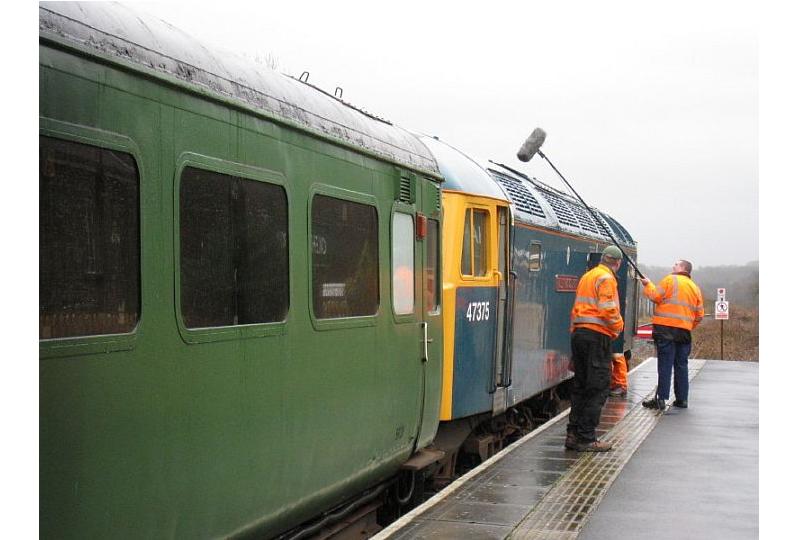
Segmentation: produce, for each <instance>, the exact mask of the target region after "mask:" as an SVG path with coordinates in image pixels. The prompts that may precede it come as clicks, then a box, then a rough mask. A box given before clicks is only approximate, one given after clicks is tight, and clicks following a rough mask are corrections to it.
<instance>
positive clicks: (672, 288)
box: [644, 274, 704, 330]
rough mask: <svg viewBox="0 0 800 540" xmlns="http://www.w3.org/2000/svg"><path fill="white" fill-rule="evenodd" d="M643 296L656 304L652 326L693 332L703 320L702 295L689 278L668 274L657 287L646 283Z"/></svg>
mask: <svg viewBox="0 0 800 540" xmlns="http://www.w3.org/2000/svg"><path fill="white" fill-rule="evenodd" d="M644 294H645V296H647V297H648V298H649V299H650V300H652V301H653V303H654V304H656V307H655V310H654V311H653V324H661V325H664V326H673V327H676V328H684V329H686V330H694V328H695V327H696V326H697V325H698V324H700V321H702V320H703V314H704V310H703V294H702V293H701V292H700V288H699V287H698V286H697V285H696V284H695V282H694V281H692V278H690V277H689V276H685V275H683V274H670V275H668V276H667V277H665V278H664V279H662V280H661V283H659V284H658V287H656V286H655V285H653V283H652V282H651V283H648V284H647V286H646V287H645V288H644Z"/></svg>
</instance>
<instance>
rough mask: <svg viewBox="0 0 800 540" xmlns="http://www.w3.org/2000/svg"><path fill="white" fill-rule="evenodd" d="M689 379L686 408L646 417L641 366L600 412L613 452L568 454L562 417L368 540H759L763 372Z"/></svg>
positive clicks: (699, 364)
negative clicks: (625, 388) (625, 390)
mask: <svg viewBox="0 0 800 540" xmlns="http://www.w3.org/2000/svg"><path fill="white" fill-rule="evenodd" d="M689 377H690V381H691V382H690V391H689V408H688V409H679V408H675V407H668V409H667V410H666V411H665V412H664V413H656V412H655V411H652V410H650V409H645V408H644V407H642V406H641V402H642V401H643V400H644V399H646V398H648V397H651V396H652V394H653V391H654V389H655V385H656V381H657V373H656V360H655V358H651V359H648V360H647V361H645V362H644V363H643V364H641V365H640V366H638V367H637V368H636V369H635V370H632V371H631V373H630V374H629V377H628V385H629V386H628V395H627V397H626V398H609V399H608V401H607V402H606V405H605V407H604V409H603V414H602V417H601V421H600V426H599V428H598V432H599V433H598V435H599V437H600V438H601V439H603V440H608V441H611V442H613V443H614V448H613V449H612V450H611V451H610V452H605V453H578V452H574V451H571V450H566V449H565V448H564V437H565V434H566V424H567V416H568V413H569V411H565V412H563V413H561V414H560V415H558V416H557V417H555V418H553V419H552V420H550V421H549V422H547V423H546V424H544V425H542V426H540V427H539V428H538V429H536V430H535V431H533V432H532V433H529V434H528V435H526V436H525V437H524V438H522V439H520V440H519V441H517V442H515V443H514V444H512V445H510V446H509V447H508V448H506V449H504V450H503V451H502V452H500V453H498V454H497V455H495V456H493V457H492V458H490V459H489V460H487V461H486V462H484V463H483V464H481V465H480V466H479V467H477V468H475V469H473V470H472V471H470V472H469V473H467V474H465V475H464V476H462V477H460V478H459V479H457V480H456V481H455V482H453V483H452V484H451V485H449V486H448V487H447V488H445V489H444V490H442V491H441V492H439V493H437V494H436V495H435V496H434V497H432V498H431V499H429V500H428V501H426V502H425V503H424V504H422V505H421V506H420V507H418V508H416V509H415V510H414V511H412V512H410V513H409V514H406V515H405V516H403V517H401V518H400V519H399V520H398V521H396V522H395V523H393V524H392V525H391V526H389V527H387V528H386V529H384V530H383V531H381V533H380V534H379V535H378V536H376V537H374V538H376V539H378V540H384V539H390V538H391V539H393V540H401V539H402V540H407V539H428V538H430V539H466V538H470V539H501V538H502V539H505V538H509V539H592V540H594V539H606V538H607V539H614V540H624V539H640V538H647V539H648V540H655V539H662V538H663V539H669V540H675V539H676V538H706V539H716V538H720V539H722V538H725V539H739V538H741V539H750V538H758V429H759V428H758V364H757V363H752V362H732V361H718V360H690V363H689Z"/></svg>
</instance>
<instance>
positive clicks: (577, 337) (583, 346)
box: [567, 328, 611, 442]
mask: <svg viewBox="0 0 800 540" xmlns="http://www.w3.org/2000/svg"><path fill="white" fill-rule="evenodd" d="M572 363H573V365H574V369H575V377H574V378H573V379H572V393H571V396H570V398H571V401H572V410H571V411H570V413H569V424H567V431H568V432H570V433H574V434H575V435H577V437H578V440H579V441H581V442H590V441H595V440H597V434H596V433H595V429H596V428H597V424H599V423H600V412H601V411H602V409H603V405H604V404H605V402H606V398H607V397H608V386H609V384H610V383H611V338H610V337H608V336H606V335H604V334H601V333H599V332H593V331H592V330H588V329H586V328H578V329H576V330H575V332H573V333H572Z"/></svg>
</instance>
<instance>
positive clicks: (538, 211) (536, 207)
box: [489, 169, 547, 218]
mask: <svg viewBox="0 0 800 540" xmlns="http://www.w3.org/2000/svg"><path fill="white" fill-rule="evenodd" d="M489 173H490V174H491V175H492V176H494V178H495V179H496V180H497V181H498V182H500V184H502V186H503V187H504V188H505V189H506V192H507V193H508V195H509V196H510V197H511V200H512V201H514V205H515V206H516V207H517V209H518V210H520V211H522V212H527V213H528V214H531V215H533V216H539V217H541V218H546V217H547V216H546V215H545V213H544V210H542V207H541V205H540V204H539V201H537V200H536V198H535V197H534V196H533V195H532V194H531V192H530V191H529V190H528V187H527V186H526V185H525V184H523V183H522V181H521V180H518V179H516V178H512V177H510V176H507V175H505V174H502V173H499V172H497V171H494V170H491V169H490V170H489Z"/></svg>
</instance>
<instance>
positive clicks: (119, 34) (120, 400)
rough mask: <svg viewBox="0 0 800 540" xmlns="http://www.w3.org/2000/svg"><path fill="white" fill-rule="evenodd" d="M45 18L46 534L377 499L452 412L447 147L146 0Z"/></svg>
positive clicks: (258, 516)
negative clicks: (443, 242)
mask: <svg viewBox="0 0 800 540" xmlns="http://www.w3.org/2000/svg"><path fill="white" fill-rule="evenodd" d="M39 12H40V18H39V30H40V38H39V70H40V71H39V81H40V82H39V84H40V91H39V100H40V105H39V116H40V119H39V126H40V184H39V189H40V230H39V234H40V253H39V254H40V270H39V275H40V361H39V366H40V441H39V443H40V533H41V535H42V536H43V537H58V538H90V537H95V538H98V537H136V538H139V537H184V538H186V537H192V538H195V537H206V536H229V535H247V534H251V533H252V534H255V533H258V534H260V535H264V536H272V535H275V534H279V533H281V532H283V531H286V530H288V529H290V528H292V527H295V526H297V525H298V524H300V523H302V522H303V521H305V520H307V519H309V518H312V517H314V516H316V515H318V514H319V513H320V512H322V511H324V510H326V509H329V508H333V507H336V506H337V505H341V504H344V503H346V502H348V501H350V500H352V499H353V498H358V497H361V500H366V499H367V498H369V497H372V496H376V495H377V494H378V493H380V492H381V491H382V489H383V487H385V485H386V483H387V482H391V481H392V479H393V478H394V477H395V474H396V473H397V471H398V469H399V467H400V466H401V464H403V463H404V462H405V461H406V460H408V459H409V457H411V456H412V455H414V453H415V452H416V451H417V450H418V449H420V448H423V447H424V446H426V445H427V444H428V443H430V442H431V441H432V440H433V437H434V435H435V433H436V429H437V425H438V416H439V414H438V413H439V407H440V387H441V372H442V367H441V357H442V325H441V308H440V304H441V298H440V291H441V262H440V255H439V254H440V252H441V247H440V245H439V244H440V240H439V235H440V233H439V230H440V221H441V215H440V186H439V182H440V181H441V176H440V175H439V173H438V170H437V167H436V163H435V161H434V159H433V157H432V156H431V155H430V153H429V152H428V150H427V149H426V148H425V147H424V146H423V145H422V144H421V143H420V142H419V141H418V140H417V139H416V138H414V137H413V136H412V135H410V134H409V133H407V132H405V131H403V130H401V129H399V128H397V127H395V126H393V125H391V124H390V123H388V122H386V121H383V120H381V119H379V118H376V117H374V116H372V115H369V114H367V113H365V112H363V111H359V110H356V109H354V108H353V107H350V106H348V105H347V104H345V103H344V102H342V101H341V100H339V99H336V98H334V97H333V96H328V95H326V94H324V93H322V92H320V91H318V90H316V89H314V88H312V87H310V86H308V85H306V84H303V83H301V82H299V81H295V80H292V79H289V78H287V77H283V76H280V75H278V74H276V73H274V72H271V71H269V70H266V69H264V68H259V67H258V66H256V65H252V64H249V63H247V62H244V61H241V60H239V59H237V58H235V57H232V56H226V55H224V54H222V53H218V52H210V50H209V49H208V48H206V47H204V46H203V45H202V44H200V43H198V42H196V41H195V40H193V39H192V38H190V37H188V36H186V35H184V34H182V33H180V32H179V31H178V30H176V29H175V28H173V27H171V26H169V25H166V24H164V23H161V22H160V21H157V20H154V19H150V18H148V17H146V16H142V15H139V14H136V13H135V12H133V11H131V10H130V9H129V8H127V7H124V6H119V5H116V4H107V3H99V4H81V3H42V4H40V10H39Z"/></svg>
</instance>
